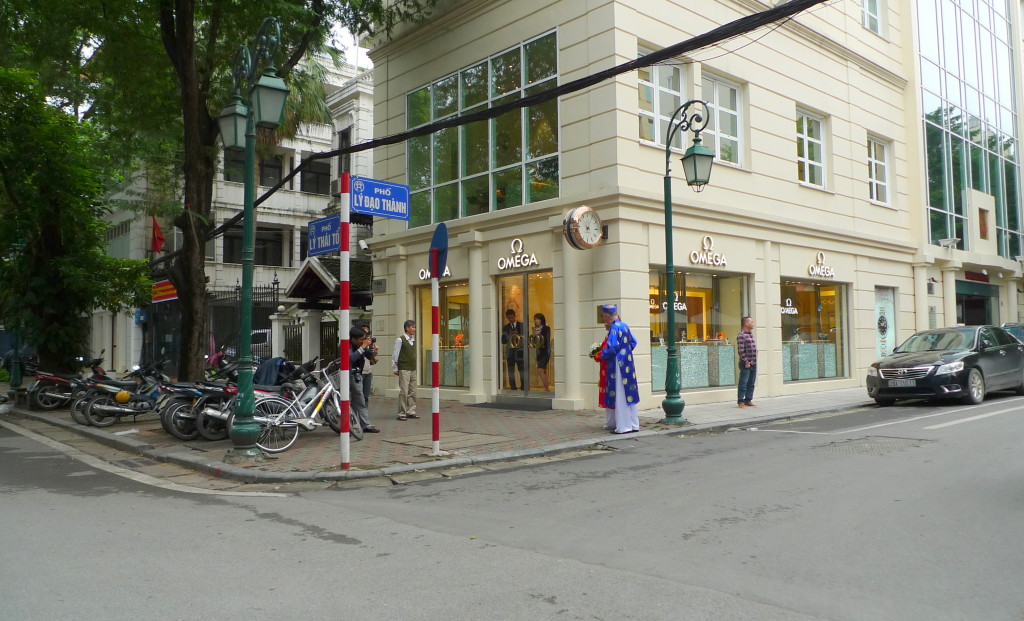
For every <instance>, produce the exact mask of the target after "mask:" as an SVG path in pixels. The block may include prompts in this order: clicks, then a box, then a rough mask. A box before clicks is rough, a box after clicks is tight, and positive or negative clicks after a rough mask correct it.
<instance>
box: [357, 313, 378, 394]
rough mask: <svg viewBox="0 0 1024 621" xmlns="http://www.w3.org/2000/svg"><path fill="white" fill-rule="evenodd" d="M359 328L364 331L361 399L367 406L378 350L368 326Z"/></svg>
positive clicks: (363, 325)
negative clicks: (365, 342)
mask: <svg viewBox="0 0 1024 621" xmlns="http://www.w3.org/2000/svg"><path fill="white" fill-rule="evenodd" d="M359 327H361V328H362V329H363V330H365V331H366V341H367V350H366V357H365V358H364V362H363V367H362V368H361V369H359V371H360V372H361V373H362V374H363V398H364V399H365V400H366V405H367V406H369V405H370V391H371V389H372V388H373V365H375V364H377V353H378V352H380V348H379V347H377V337H375V336H373V333H372V332H371V331H370V325H369V324H362V325H360V326H359Z"/></svg>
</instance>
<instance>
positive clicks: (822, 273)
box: [807, 252, 836, 278]
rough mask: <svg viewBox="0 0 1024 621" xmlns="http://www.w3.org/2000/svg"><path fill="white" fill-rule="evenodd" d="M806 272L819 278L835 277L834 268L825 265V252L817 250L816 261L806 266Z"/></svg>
mask: <svg viewBox="0 0 1024 621" xmlns="http://www.w3.org/2000/svg"><path fill="white" fill-rule="evenodd" d="M807 273H808V274H810V275H811V276H818V277H819V278H835V277H836V270H835V268H833V267H832V266H831V265H825V253H824V252H818V257H817V262H816V263H812V264H811V265H808V266H807Z"/></svg>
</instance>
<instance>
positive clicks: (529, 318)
mask: <svg viewBox="0 0 1024 621" xmlns="http://www.w3.org/2000/svg"><path fill="white" fill-rule="evenodd" d="M498 292H499V293H498V295H499V305H498V308H499V312H500V313H501V316H500V318H499V324H500V325H501V330H500V331H499V333H498V338H499V339H500V340H499V348H498V349H499V351H500V352H501V354H500V356H501V362H500V369H501V381H500V383H499V392H501V393H504V394H515V395H529V394H530V393H534V394H535V395H536V394H540V395H543V394H552V393H554V391H555V365H554V351H555V343H554V342H553V335H554V326H552V325H551V321H552V318H553V317H554V295H553V294H554V289H553V282H552V278H551V272H550V271H545V272H535V273H532V274H516V275H514V276H501V277H499V278H498Z"/></svg>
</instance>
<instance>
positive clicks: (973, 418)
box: [925, 408, 1021, 429]
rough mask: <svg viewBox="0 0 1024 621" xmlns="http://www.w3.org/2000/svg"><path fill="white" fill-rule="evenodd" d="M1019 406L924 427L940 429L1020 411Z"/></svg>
mask: <svg viewBox="0 0 1024 621" xmlns="http://www.w3.org/2000/svg"><path fill="white" fill-rule="evenodd" d="M1020 410H1021V409H1020V408H1009V409H1006V410H997V411H995V412H989V413H988V414H978V415H977V416H971V417H968V418H961V419H960V420H953V421H949V422H948V423H941V424H939V425H932V426H931V427H925V429H942V428H943V427H951V426H953V425H959V424H960V423H969V422H971V421H976V420H981V419H982V418H988V417H989V416H995V415H997V414H1006V413H1007V412H1020Z"/></svg>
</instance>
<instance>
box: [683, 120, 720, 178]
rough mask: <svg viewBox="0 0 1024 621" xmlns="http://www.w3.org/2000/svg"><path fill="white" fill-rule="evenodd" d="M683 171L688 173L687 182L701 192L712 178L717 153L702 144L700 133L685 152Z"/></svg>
mask: <svg viewBox="0 0 1024 621" xmlns="http://www.w3.org/2000/svg"><path fill="white" fill-rule="evenodd" d="M682 161H683V172H684V173H686V184H687V185H689V186H690V187H691V188H693V189H694V191H696V192H700V191H701V190H703V189H704V186H705V185H707V183H708V181H709V180H710V179H711V165H712V164H713V163H714V161H715V154H714V153H712V152H711V149H709V148H707V147H705V146H704V145H702V144H701V141H700V135H699V134H698V135H696V136H694V138H693V146H691V147H690V148H689V149H687V150H686V153H685V154H683V160H682Z"/></svg>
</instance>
